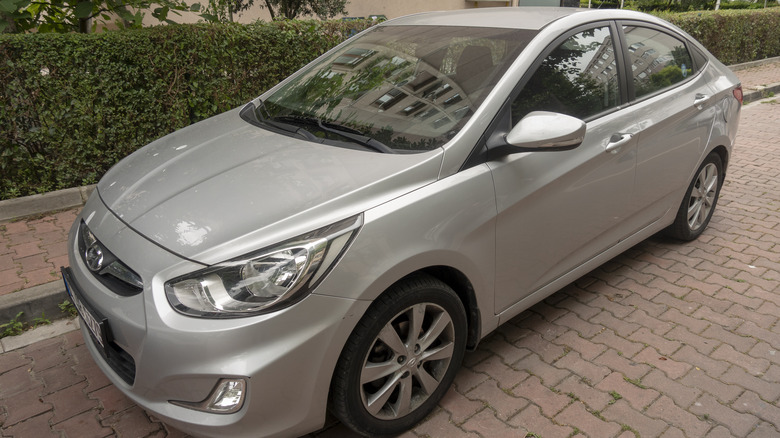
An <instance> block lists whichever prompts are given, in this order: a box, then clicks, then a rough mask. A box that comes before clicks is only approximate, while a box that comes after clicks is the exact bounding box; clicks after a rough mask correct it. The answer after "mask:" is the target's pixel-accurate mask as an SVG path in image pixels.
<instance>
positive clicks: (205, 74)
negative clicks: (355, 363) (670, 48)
mask: <svg viewBox="0 0 780 438" xmlns="http://www.w3.org/2000/svg"><path fill="white" fill-rule="evenodd" d="M658 15H659V16H660V17H661V18H664V19H666V20H668V21H670V22H672V23H674V24H676V25H677V26H679V27H680V28H682V29H683V30H685V31H687V32H688V33H689V34H691V35H692V36H693V37H695V38H696V39H698V40H699V41H700V42H702V43H703V44H704V45H705V46H706V47H707V48H708V49H709V50H710V51H711V52H712V53H713V54H714V55H715V56H716V57H718V59H720V60H721V61H722V62H724V63H725V64H735V63H740V62H746V61H752V60H756V59H763V58H768V57H773V56H780V38H777V32H776V29H778V28H780V8H767V9H762V10H731V11H718V12H712V11H707V12H689V13H683V14H672V13H659V14H658ZM372 23H373V22H371V21H362V20H360V21H349V22H343V21H329V22H320V21H281V22H273V23H256V24H251V25H239V24H196V25H171V26H159V27H153V28H147V29H140V30H128V31H119V32H107V33H103V34H97V35H84V34H24V35H0V59H2V61H0V84H2V89H0V101H1V102H2V103H0V199H8V198H14V197H18V196H26V195H31V194H35V193H43V192H47V191H52V190H57V189H62V188H68V187H75V186H80V185H85V184H91V183H95V182H97V180H98V179H100V177H101V176H102V175H103V173H105V172H106V171H107V170H108V169H109V168H110V167H111V166H112V165H113V164H115V163H116V162H117V161H119V160H120V159H121V158H122V157H124V156H126V155H128V154H130V153H131V152H133V151H135V150H136V149H138V148H140V147H142V146H144V145H145V144H147V143H149V142H150V141H152V140H154V139H156V138H159V137H161V136H163V135H165V134H168V133H170V132H173V131H175V130H176V129H179V128H182V127H184V126H187V125H189V124H192V123H195V122H197V121H199V120H202V119H205V118H207V117H210V116H213V115H215V114H218V113H221V112H223V111H226V110H228V109H231V108H235V107H237V106H240V105H241V104H243V103H245V102H248V101H249V100H251V99H252V98H254V97H256V96H258V95H260V94H261V93H262V92H263V91H265V90H267V89H268V88H270V87H271V86H273V85H274V84H276V83H277V82H279V81H280V80H282V79H284V78H285V77H287V76H289V75H290V74H291V73H293V72H294V71H295V70H297V69H299V68H300V67H302V66H303V65H305V64H306V63H307V62H309V61H310V60H312V59H314V58H315V57H316V56H318V55H320V54H322V53H323V52H325V51H326V50H328V49H330V48H331V47H333V46H335V45H336V44H338V43H339V42H341V41H342V40H344V39H345V38H346V37H347V36H349V35H351V34H353V33H355V32H357V31H360V30H363V29H365V28H367V27H369V26H370V25H371V24H372Z"/></svg>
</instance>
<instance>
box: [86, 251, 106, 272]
mask: <svg viewBox="0 0 780 438" xmlns="http://www.w3.org/2000/svg"><path fill="white" fill-rule="evenodd" d="M84 260H85V261H86V262H87V267H88V268H89V270H90V271H92V272H98V271H100V270H101V269H103V250H101V249H100V247H99V246H98V245H92V246H90V247H89V248H87V251H86V252H85V253H84Z"/></svg>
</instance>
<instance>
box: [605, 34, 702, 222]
mask: <svg viewBox="0 0 780 438" xmlns="http://www.w3.org/2000/svg"><path fill="white" fill-rule="evenodd" d="M619 29H620V31H621V32H622V35H621V36H622V37H623V38H624V41H625V47H626V49H627V50H626V51H625V55H626V65H628V66H629V69H628V71H629V77H630V80H629V81H627V82H628V87H629V93H631V95H632V96H633V97H634V103H633V104H632V106H633V108H634V114H635V116H636V119H637V126H638V127H639V131H638V145H637V171H636V186H635V195H634V198H633V199H634V204H635V205H636V207H637V208H636V212H637V213H636V214H637V217H635V218H634V219H633V222H635V223H636V224H637V225H643V224H644V225H647V224H649V223H651V222H653V221H655V220H657V219H659V218H660V217H661V216H663V215H664V214H665V213H666V212H668V211H669V210H671V209H674V210H676V209H677V208H678V207H679V204H680V202H681V200H682V198H683V194H684V193H683V192H684V191H685V189H687V187H688V184H689V182H690V181H691V178H692V176H693V172H694V171H695V170H696V168H697V167H698V163H699V162H700V161H701V159H703V153H704V149H705V147H706V145H707V142H708V139H709V135H710V132H711V130H712V126H713V121H714V118H715V116H716V108H715V105H714V104H715V99H712V98H711V97H712V94H713V92H712V89H711V88H710V86H709V85H708V84H707V77H706V76H705V75H703V74H701V69H702V67H703V65H702V64H703V60H706V58H704V57H703V56H696V55H697V54H695V53H694V52H693V51H694V50H696V49H695V48H693V47H690V46H689V45H688V44H687V43H686V41H685V39H683V38H682V37H681V36H679V35H676V34H674V33H672V32H671V31H669V30H666V29H663V28H661V27H657V26H654V25H652V24H648V23H642V22H623V23H620V25H619Z"/></svg>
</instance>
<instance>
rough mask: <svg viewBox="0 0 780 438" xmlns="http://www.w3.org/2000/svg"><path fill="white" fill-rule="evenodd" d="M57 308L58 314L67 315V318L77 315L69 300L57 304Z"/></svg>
mask: <svg viewBox="0 0 780 438" xmlns="http://www.w3.org/2000/svg"><path fill="white" fill-rule="evenodd" d="M57 307H59V308H60V312H62V313H64V314H66V315H68V316H76V315H78V312H77V311H76V306H74V305H73V303H72V302H71V301H70V300H65V301H63V302H61V303H59V304H57Z"/></svg>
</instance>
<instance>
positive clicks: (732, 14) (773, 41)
mask: <svg viewBox="0 0 780 438" xmlns="http://www.w3.org/2000/svg"><path fill="white" fill-rule="evenodd" d="M656 15H658V16H659V17H661V18H663V19H664V20H667V21H669V22H671V23H672V24H674V25H676V26H678V27H680V28H681V29H683V30H684V31H686V32H688V33H689V34H690V35H691V36H692V37H694V38H696V39H697V40H698V41H699V42H701V43H702V44H704V46H705V47H706V48H707V50H709V51H710V52H711V53H712V54H713V55H715V57H716V58H718V60H720V61H721V62H723V63H724V64H726V65H731V64H737V63H741V62H747V61H754V60H757V59H765V58H771V57H774V56H780V38H778V37H777V29H778V28H780V8H766V9H758V10H755V9H751V10H728V11H700V12H686V13H682V14H671V13H658V14H656Z"/></svg>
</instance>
